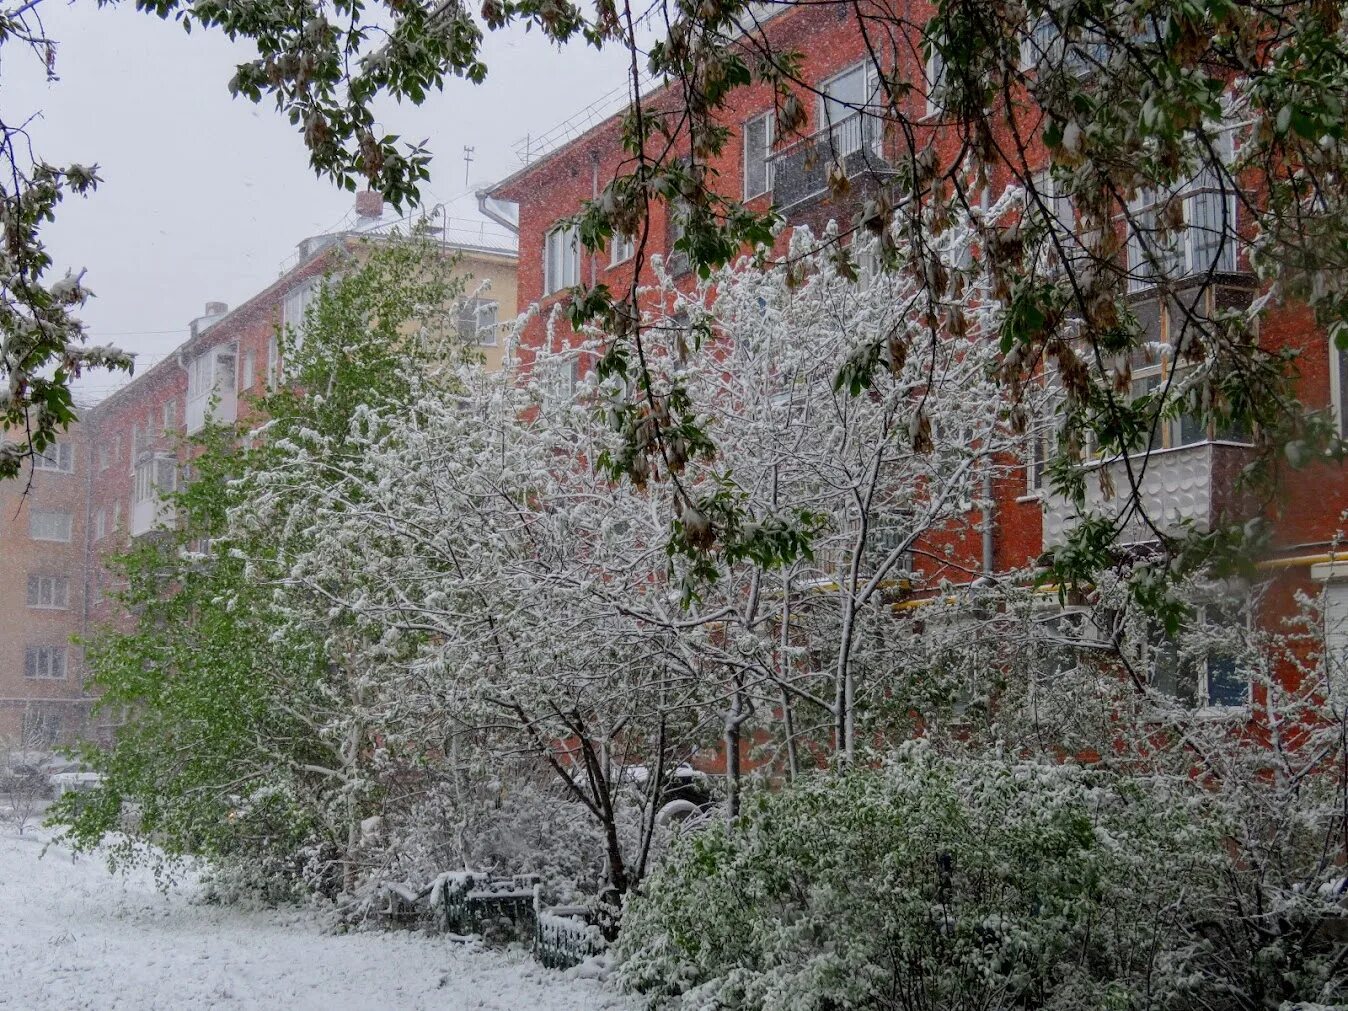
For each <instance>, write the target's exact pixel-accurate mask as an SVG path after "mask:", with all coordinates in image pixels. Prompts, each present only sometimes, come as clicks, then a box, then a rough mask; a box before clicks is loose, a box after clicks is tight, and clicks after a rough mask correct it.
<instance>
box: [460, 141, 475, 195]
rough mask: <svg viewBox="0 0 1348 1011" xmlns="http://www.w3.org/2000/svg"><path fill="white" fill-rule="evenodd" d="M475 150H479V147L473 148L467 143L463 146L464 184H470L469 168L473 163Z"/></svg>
mask: <svg viewBox="0 0 1348 1011" xmlns="http://www.w3.org/2000/svg"><path fill="white" fill-rule="evenodd" d="M475 150H477V149H476V148H473V147H469V146H468V145H467V144H465V145H464V146H463V184H464V185H465V186H467V185H469V182H468V175H469V169H468V166H469V165H471V164H472V163H473V152H474V151H475Z"/></svg>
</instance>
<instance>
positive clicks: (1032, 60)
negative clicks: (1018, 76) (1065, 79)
mask: <svg viewBox="0 0 1348 1011" xmlns="http://www.w3.org/2000/svg"><path fill="white" fill-rule="evenodd" d="M1059 37H1060V36H1059V35H1058V26H1057V25H1055V24H1054V23H1053V18H1051V17H1050V16H1049V15H1047V14H1041V15H1040V16H1039V18H1038V20H1036V21H1035V22H1034V24H1032V25H1030V26H1029V29H1028V31H1026V33H1025V37H1024V38H1023V39H1021V40H1020V67H1021V69H1022V70H1037V69H1038V68H1039V65H1040V64H1041V63H1043V62H1044V61H1046V60H1049V59H1051V58H1052V56H1053V55H1054V53H1055V52H1056V51H1057V47H1058V39H1059Z"/></svg>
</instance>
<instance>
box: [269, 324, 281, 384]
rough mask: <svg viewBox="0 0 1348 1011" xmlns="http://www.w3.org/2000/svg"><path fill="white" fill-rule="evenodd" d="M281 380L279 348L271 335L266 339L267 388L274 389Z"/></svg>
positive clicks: (274, 336) (275, 339)
mask: <svg viewBox="0 0 1348 1011" xmlns="http://www.w3.org/2000/svg"><path fill="white" fill-rule="evenodd" d="M280 379H281V346H280V342H279V341H278V340H277V338H276V334H272V335H271V336H270V337H268V338H267V388H268V389H275V388H276V385H277V383H279V382H280Z"/></svg>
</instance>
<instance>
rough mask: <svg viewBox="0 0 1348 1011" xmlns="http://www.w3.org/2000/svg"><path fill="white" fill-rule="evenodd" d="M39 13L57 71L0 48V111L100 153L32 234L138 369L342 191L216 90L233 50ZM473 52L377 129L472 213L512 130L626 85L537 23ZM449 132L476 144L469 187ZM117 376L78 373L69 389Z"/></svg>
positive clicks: (52, 144) (55, 0) (64, 149)
mask: <svg viewBox="0 0 1348 1011" xmlns="http://www.w3.org/2000/svg"><path fill="white" fill-rule="evenodd" d="M39 9H40V11H41V13H42V15H43V19H44V22H45V26H46V30H47V33H48V35H49V36H50V37H52V38H54V39H56V40H57V41H58V42H59V48H58V50H57V57H56V70H57V73H58V75H59V77H60V79H59V80H58V81H56V82H55V83H52V84H48V83H46V81H45V80H44V79H43V76H42V74H41V72H40V68H38V67H36V66H33V65H32V64H33V62H34V61H31V60H27V59H26V58H25V59H24V60H23V61H16V60H15V59H14V57H16V56H19V55H20V54H19V53H17V52H13V53H11V52H7V53H6V54H5V55H6V57H7V59H6V60H5V62H4V64H3V67H2V69H3V75H2V76H0V92H3V95H4V105H5V114H6V119H7V121H10V122H12V121H13V120H14V119H17V118H18V117H19V115H20V113H21V112H22V113H23V114H28V113H30V112H40V113H41V118H40V119H39V120H38V121H36V122H34V124H33V126H32V130H31V132H32V134H33V137H34V140H35V149H36V152H37V154H38V155H39V157H42V158H44V159H46V160H48V161H51V162H53V163H56V164H64V163H66V162H70V161H78V162H83V163H86V164H88V163H97V164H98V165H99V166H100V169H101V175H102V177H103V180H104V182H103V185H102V186H100V187H99V189H98V190H97V191H96V192H95V193H94V194H93V195H92V196H91V197H89V198H88V199H85V200H82V199H79V198H71V199H68V200H67V202H66V203H65V204H64V205H63V206H62V207H61V208H60V209H59V210H58V214H57V221H56V223H55V224H54V225H52V226H50V227H48V228H47V229H45V230H44V233H43V234H44V238H45V240H46V242H47V245H48V248H49V249H50V251H51V253H52V255H53V258H54V261H55V270H56V271H58V272H64V270H65V268H66V267H67V266H70V267H74V268H77V269H78V268H79V267H85V268H87V269H88V274H87V275H86V277H85V283H86V284H87V285H88V286H89V287H90V288H92V290H93V291H94V292H95V293H96V295H97V297H96V298H95V299H93V300H91V301H90V303H89V305H88V306H87V307H86V309H85V311H84V319H85V320H86V322H87V323H88V326H89V333H90V339H91V340H93V341H96V342H98V343H116V344H118V345H120V346H122V347H124V348H126V349H127V350H130V351H135V352H138V353H139V355H140V363H141V367H142V368H144V367H148V366H149V365H150V364H153V363H154V362H155V361H158V360H159V358H160V357H162V356H163V355H164V354H165V353H167V352H168V351H169V350H170V349H172V348H173V347H175V346H176V345H177V344H179V343H181V342H182V340H183V339H184V338H185V336H186V326H187V323H188V321H189V320H191V319H192V318H193V317H195V316H198V315H200V314H201V312H202V309H203V306H204V304H205V303H206V302H208V301H216V300H218V301H223V302H228V303H229V304H230V305H231V306H234V305H237V304H239V303H240V302H242V301H244V300H246V299H247V298H248V297H250V296H251V295H253V294H255V293H256V292H257V291H258V290H260V289H261V288H262V287H264V286H265V285H267V284H268V283H270V282H271V281H272V280H273V279H275V277H276V276H277V274H278V272H279V269H280V267H281V264H282V262H283V261H284V260H285V259H286V258H287V257H288V256H290V255H291V254H292V253H293V252H294V249H295V244H296V243H297V242H298V241H299V240H300V239H302V238H304V237H305V236H307V235H312V234H317V233H320V232H323V231H326V230H328V229H330V228H332V227H334V226H335V225H337V224H339V223H340V222H341V221H342V220H343V219H344V218H345V217H346V216H347V215H348V214H349V213H350V211H351V207H352V197H351V195H350V194H348V193H345V192H344V191H339V190H338V189H337V188H336V187H335V186H333V185H332V184H331V183H329V182H326V181H322V180H318V179H316V178H315V177H314V174H313V172H312V171H311V170H310V169H309V168H308V159H307V155H306V152H305V150H304V146H303V143H302V142H301V140H300V137H299V135H298V133H297V132H296V131H295V130H294V129H293V128H292V127H291V126H290V124H289V123H287V122H286V121H285V120H284V119H283V118H282V117H281V116H280V115H278V114H277V113H276V112H275V110H274V109H273V108H272V107H270V106H268V105H265V104H264V105H261V106H256V105H253V104H252V103H251V102H248V101H246V100H244V99H238V100H235V99H231V98H230V95H229V89H228V81H229V78H230V76H231V75H232V73H233V68H234V65H235V64H236V63H238V62H240V60H242V59H245V58H247V55H248V50H247V49H245V48H243V47H241V46H236V45H235V44H233V43H231V42H230V41H229V40H228V39H226V38H225V37H224V36H223V35H219V34H216V33H210V32H201V31H194V32H192V34H190V35H188V34H186V33H184V32H183V30H182V28H181V27H179V26H178V25H176V24H174V23H172V22H168V23H166V22H161V21H160V20H159V19H158V18H156V17H153V16H152V15H148V14H142V13H139V12H137V11H136V10H135V9H134V8H133V7H132V6H131V4H130V3H126V4H123V5H120V6H117V7H106V8H102V9H99V8H98V7H97V6H95V4H94V3H93V2H92V0H81V2H79V3H76V4H72V5H69V6H67V5H64V4H62V3H60V2H59V0H44V2H43V3H42V4H41V7H40V8H39ZM484 52H485V56H486V62H487V65H488V67H489V72H488V77H487V81H486V83H485V84H482V85H472V84H468V83H466V82H463V81H458V80H452V81H450V82H448V83H447V84H446V88H445V92H444V93H443V94H439V95H434V96H432V97H430V98H428V99H427V101H426V103H425V104H424V105H422V106H421V107H420V108H414V107H411V106H403V107H396V106H391V107H390V108H389V109H388V110H387V116H386V119H385V121H384V122H383V123H382V124H381V125H382V126H383V128H384V129H385V130H386V131H388V132H392V133H398V134H400V135H402V136H404V137H407V138H409V139H416V140H420V139H422V138H428V139H429V141H430V148H431V151H432V152H433V154H434V155H435V159H434V162H433V165H432V176H431V182H430V185H429V187H427V188H426V191H425V193H424V196H425V199H426V203H427V205H430V204H433V203H435V202H437V201H446V202H448V201H452V202H453V205H454V211H453V213H454V214H455V215H457V216H461V217H467V216H470V215H473V216H475V215H476V202H475V201H474V200H473V199H472V198H471V195H470V194H471V191H472V190H473V189H474V188H478V187H481V186H482V185H483V184H485V183H487V182H490V181H492V180H494V179H497V178H500V177H502V176H504V175H507V174H508V173H510V172H512V171H514V170H515V169H516V168H518V167H519V165H520V161H519V158H518V157H517V155H516V153H515V150H514V148H515V145H516V142H517V141H518V140H520V139H521V138H523V137H524V136H525V135H526V134H532V135H534V136H537V135H539V134H542V133H545V132H547V131H549V130H551V129H553V128H554V127H556V126H557V125H558V124H560V123H561V122H563V121H565V120H568V119H570V118H571V117H572V116H573V115H574V114H576V113H578V112H580V111H581V110H582V109H584V108H585V107H586V106H588V105H589V104H590V103H591V102H594V101H596V100H598V99H601V98H603V97H605V96H606V95H608V94H609V93H611V92H613V90H614V89H615V88H621V87H622V84H623V70H624V63H625V57H624V54H623V53H621V52H618V51H611V52H608V53H596V52H595V51H594V50H593V49H592V48H588V47H585V46H584V45H583V44H581V43H576V44H573V45H571V46H568V47H567V48H566V49H564V50H561V51H558V50H557V49H556V48H554V47H550V46H549V45H547V44H546V42H544V41H543V40H542V39H541V38H540V37H539V36H538V34H537V33H536V32H534V33H528V34H526V33H525V32H523V31H517V30H511V31H507V32H501V33H493V34H489V35H488V37H487V41H486V45H485V49H484ZM23 55H25V57H26V54H23ZM464 145H471V146H472V147H473V148H474V149H475V151H474V154H473V157H474V161H473V163H472V166H471V169H470V170H469V172H470V174H469V182H468V184H467V185H465V172H464V170H465V166H464V160H463V147H464ZM116 382H117V381H116V380H114V379H112V378H111V377H110V376H109V375H107V374H99V375H95V376H92V377H89V378H87V379H85V380H83V381H82V382H80V383H79V384H78V386H77V389H78V390H79V396H80V399H81V400H86V401H87V400H93V399H97V398H99V397H100V396H103V395H105V394H106V393H107V392H108V391H109V390H110V389H112V388H114V386H115V385H116Z"/></svg>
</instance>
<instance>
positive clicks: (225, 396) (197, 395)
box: [184, 345, 239, 435]
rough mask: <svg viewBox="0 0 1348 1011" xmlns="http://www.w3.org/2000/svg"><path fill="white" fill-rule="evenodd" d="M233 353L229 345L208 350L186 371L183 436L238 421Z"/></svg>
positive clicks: (193, 361) (194, 360)
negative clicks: (206, 427) (213, 423)
mask: <svg viewBox="0 0 1348 1011" xmlns="http://www.w3.org/2000/svg"><path fill="white" fill-rule="evenodd" d="M235 358H236V356H235V353H234V348H233V346H232V345H227V346H225V347H220V348H212V349H210V350H209V351H205V352H203V353H202V354H200V355H198V356H197V357H196V358H195V359H193V360H192V362H191V363H190V364H189V365H188V368H187V408H186V417H185V418H184V421H185V424H186V428H187V434H188V435H193V434H195V433H196V432H199V431H201V429H202V428H204V427H205V426H206V422H208V421H213V422H216V423H217V424H229V423H230V422H232V421H234V420H235V418H237V417H238V411H239V405H238V393H237V391H236V390H235V386H236V375H235Z"/></svg>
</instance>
